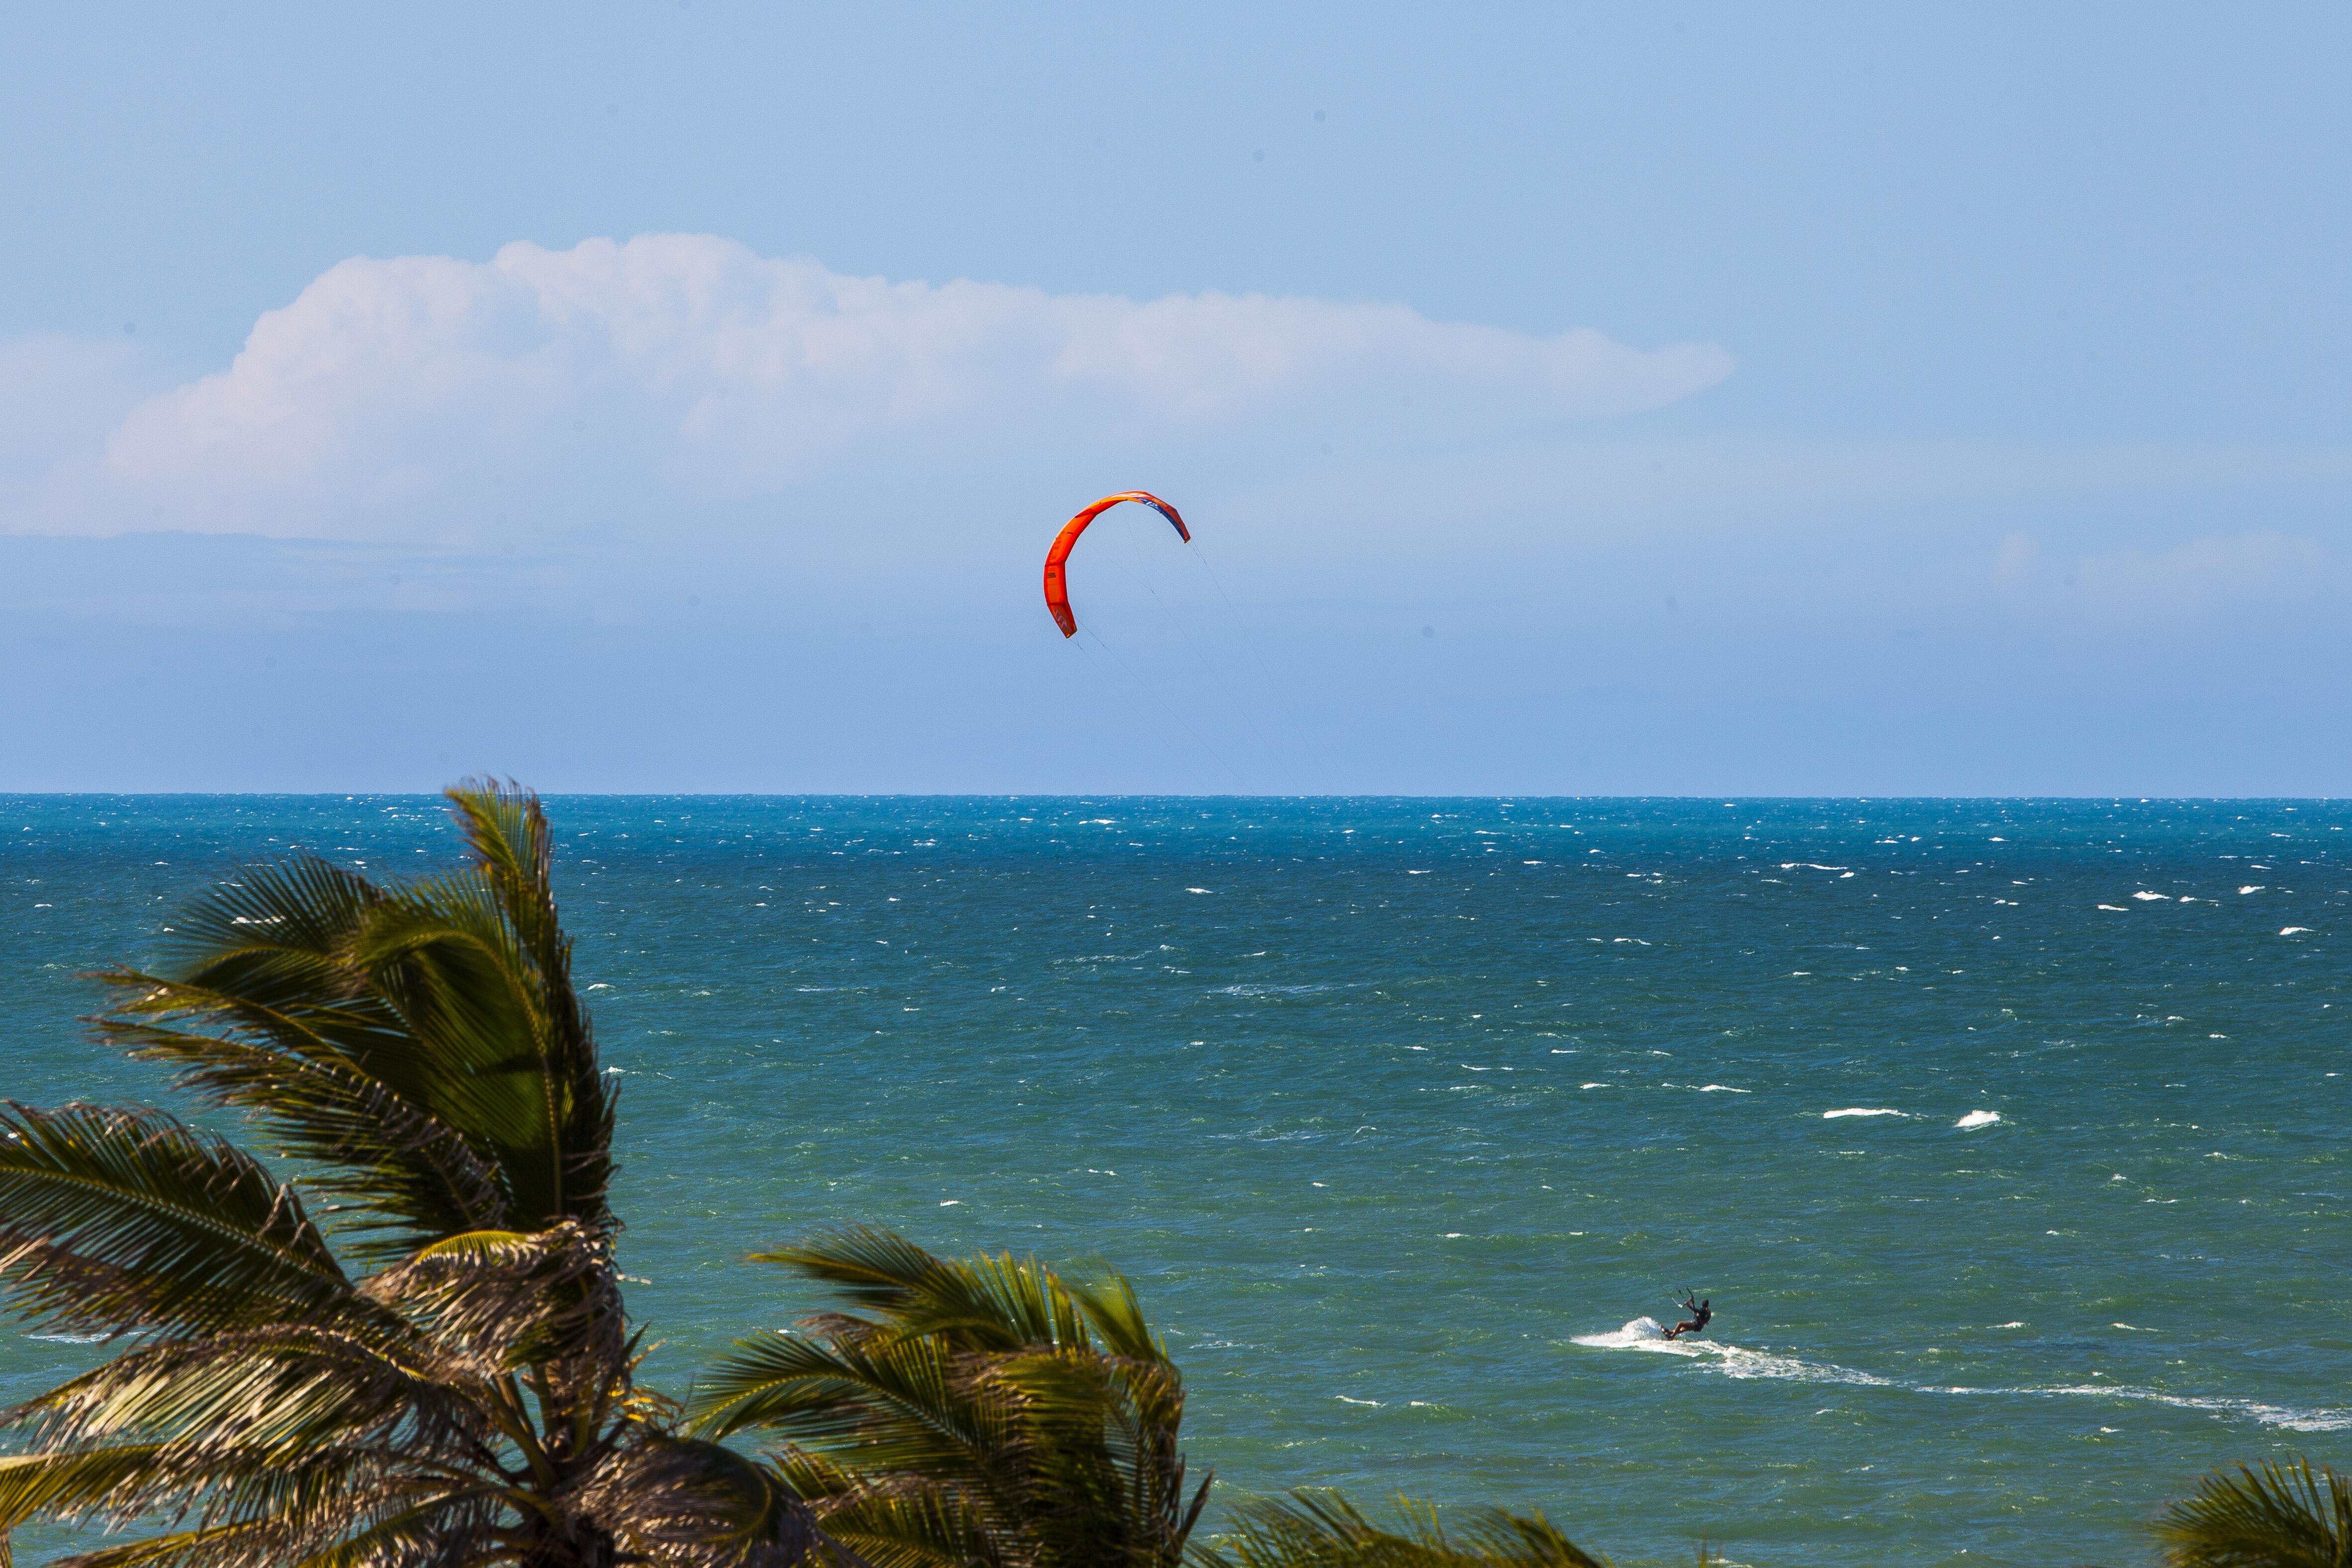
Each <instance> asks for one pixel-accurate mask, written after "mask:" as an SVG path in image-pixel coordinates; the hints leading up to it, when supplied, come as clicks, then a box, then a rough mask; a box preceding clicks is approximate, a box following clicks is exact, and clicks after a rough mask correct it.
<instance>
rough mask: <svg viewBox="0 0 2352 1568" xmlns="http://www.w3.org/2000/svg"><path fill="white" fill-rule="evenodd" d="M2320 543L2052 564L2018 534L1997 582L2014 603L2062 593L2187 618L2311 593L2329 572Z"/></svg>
mask: <svg viewBox="0 0 2352 1568" xmlns="http://www.w3.org/2000/svg"><path fill="white" fill-rule="evenodd" d="M2328 565H2329V561H2328V557H2327V551H2326V549H2325V548H2324V547H2323V546H2322V545H2321V544H2320V542H2319V541H2318V540H2316V539H2311V538H2294V537H2292V536H2290V535H2286V534H2282V533H2279V532H2277V531H2276V530H2274V529H2267V528H2266V529H2262V530H2259V531H2256V532H2252V533H2243V534H2212V535H2208V536H2206V537H2204V538H2196V539H2191V540H2189V542H2188V543H2186V544H2183V545H2179V546H2177V547H2176V548H2174V549H2168V550H2146V549H2120V550H2107V551H2102V552H2098V553H2095V554H2085V555H2080V556H2076V557H2074V558H2073V559H2068V560H2062V561H2053V560H2050V559H2046V558H2045V557H2044V556H2043V555H2042V551H2041V549H2039V547H2037V546H2036V545H2035V543H2034V541H2033V540H2032V538H2031V537H2029V536H2028V535H2026V534H2023V533H2012V534H2011V535H2010V536H2009V537H2008V538H2004V539H2003V540H2002V541H2001V543H2000V549H1998V550H1997V551H1995V552H1994V556H1993V578H1994V580H1995V581H1996V582H1997V583H1998V584H1999V585H2000V588H2001V590H2002V591H2004V592H2005V593H2007V594H2009V595H2010V596H2011V598H2012V599H2016V598H2021V597H2023V596H2026V595H2042V596H2046V595H2052V594H2061V595H2063V596H2064V599H2065V601H2069V602H2073V603H2076V604H2080V605H2083V606H2085V607H2090V608H2096V609H2100V610H2109V611H2122V612H2159V611H2162V612H2180V611H2189V610H2196V609H2200V608H2204V607H2207V606H2211V605H2218V604H2222V603H2230V602H2240V603H2242V602H2246V601H2259V600H2264V599H2268V598H2272V597H2273V596H2276V595H2278V594H2280V593H2282V592H2285V591H2289V590H2291V589H2294V588H2297V587H2307V586H2309V585H2310V584H2312V583H2313V582H2315V581H2316V580H2318V579H2319V578H2320V577H2321V576H2322V574H2323V573H2325V572H2326V570H2327V568H2328Z"/></svg>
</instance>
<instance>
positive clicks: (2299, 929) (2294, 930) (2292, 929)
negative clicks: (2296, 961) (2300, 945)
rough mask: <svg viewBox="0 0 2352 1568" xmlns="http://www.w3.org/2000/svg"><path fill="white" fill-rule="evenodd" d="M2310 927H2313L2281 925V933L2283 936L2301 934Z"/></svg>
mask: <svg viewBox="0 0 2352 1568" xmlns="http://www.w3.org/2000/svg"><path fill="white" fill-rule="evenodd" d="M2310 929H2311V927H2310V926H2308V925H2282V926H2280V927H2279V935H2280V936H2302V935H2303V934H2304V933H2305V932H2306V931H2308V930H2310Z"/></svg>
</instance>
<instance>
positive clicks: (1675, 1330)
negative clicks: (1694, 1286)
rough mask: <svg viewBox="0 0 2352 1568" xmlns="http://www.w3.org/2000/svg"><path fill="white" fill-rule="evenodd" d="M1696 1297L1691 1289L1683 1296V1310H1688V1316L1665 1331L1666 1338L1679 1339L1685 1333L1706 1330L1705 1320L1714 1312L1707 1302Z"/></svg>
mask: <svg viewBox="0 0 2352 1568" xmlns="http://www.w3.org/2000/svg"><path fill="white" fill-rule="evenodd" d="M1696 1297H1697V1292H1696V1291H1691V1292H1689V1293H1688V1294H1686V1295H1685V1297H1684V1298H1683V1311H1685V1312H1688V1313H1689V1314H1690V1316H1689V1317H1687V1318H1685V1319H1684V1320H1683V1321H1682V1322H1678V1323H1676V1324H1675V1326H1674V1327H1672V1328H1670V1329H1668V1330H1667V1331H1666V1337H1667V1338H1668V1339H1680V1338H1681V1337H1682V1336H1683V1335H1685V1334H1686V1333H1706V1321H1707V1319H1709V1318H1711V1317H1713V1316H1715V1312H1714V1309H1713V1308H1712V1307H1710V1306H1709V1305H1708V1304H1707V1302H1706V1301H1699V1300H1697V1299H1696Z"/></svg>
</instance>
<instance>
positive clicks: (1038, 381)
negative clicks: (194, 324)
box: [7, 235, 1730, 541]
mask: <svg viewBox="0 0 2352 1568" xmlns="http://www.w3.org/2000/svg"><path fill="white" fill-rule="evenodd" d="M1729 370H1730V361H1729V359H1728V357H1727V355H1725V354H1724V353H1723V352H1722V350H1718V349H1716V348H1714V347H1712V346H1709V345H1704V344H1686V345H1679V346H1674V347H1668V348H1664V349H1660V350H1650V351H1644V350H1636V349H1631V348H1627V347H1625V346H1623V345H1622V344H1619V343H1616V342H1613V341H1612V340H1609V339H1607V338H1605V337H1603V336H1601V334H1599V333H1597V332H1593V331H1589V330H1575V331H1570V332H1566V333H1563V334H1561V335H1559V336H1557V337H1535V336H1528V335H1525V334H1519V333H1513V332H1507V331H1502V330H1498V329H1493V328H1486V327H1476V326H1465V325H1458V324H1448V323H1442V322H1433V321H1430V320H1427V319H1423V318H1422V317H1421V316H1419V315H1416V314H1415V313H1413V312H1412V311H1411V310H1409V309H1407V308H1403V307H1402V306H1394V305H1348V304H1334V303H1329V302H1326V301H1321V300H1314V299H1295V298H1294V299H1276V298H1263V297H1258V296H1248V297H1242V298H1235V297H1231V296H1225V295H1215V294H1209V295H1197V296H1177V297H1171V298H1164V299H1158V300H1152V301H1149V302H1145V303H1138V302H1135V301H1132V300H1129V299H1123V298H1113V297H1109V296H1100V295H1051V294H1047V293H1045V292H1042V291H1040V290H1037V289H1034V288H1022V287H1006V286H1003V285H996V284H982V283H971V282H955V283H949V284H945V285H940V286H933V285H929V284H924V283H892V282H888V281H887V280H884V279H880V278H864V277H845V276H844V275H841V274H838V273H834V272H830V271H828V270H826V269H825V268H824V267H822V266H819V265H818V264H816V263H814V262H811V261H796V260H775V259H771V258H767V257H762V256H755V255H753V254H752V253H751V252H750V251H749V250H746V249H745V248H744V247H742V246H739V245H735V244H732V243H730V242H728V241H726V240H722V239H718V238H714V237H711V236H708V235H652V236H644V237H640V238H637V239H633V240H630V241H628V242H627V243H625V244H615V243H614V242H611V241H607V240H591V241H588V242H586V243H584V244H582V245H580V246H575V247H573V248H572V249H571V250H566V251H550V250H545V249H542V248H541V247H539V246H532V245H522V244H517V245H511V246H507V247H506V248H505V249H503V250H501V251H500V252H499V254H498V256H496V257H495V258H494V259H492V260H491V261H489V262H487V263H472V262H465V261H457V260H453V259H449V258H446V257H416V256H411V257H401V258H397V259H393V260H383V261H378V260H367V259H357V260H352V261H346V262H344V263H342V264H341V265H339V266H337V267H333V268H331V269H330V270H329V271H328V272H326V273H325V274H324V275H322V276H321V277H319V278H318V279H317V280H316V281H314V282H313V283H312V284H311V285H310V287H307V288H306V289H304V290H303V292H302V293H301V295H300V296H299V298H296V299H295V300H294V301H293V302H292V303H291V304H289V305H288V306H286V307H285V308H282V309H278V310H273V311H271V312H269V313H268V314H267V315H265V316H264V317H262V318H261V319H260V320H259V322H258V323H257V325H256V326H255V328H254V329H253V332H252V335H251V336H250V338H249V339H248V340H247V343H246V345H245V348H244V350H243V351H242V352H240V353H239V354H238V355H237V356H236V361H234V362H233V363H232V364H231V365H230V366H229V367H228V368H227V369H226V370H225V371H220V372H218V373H216V374H213V375H208V376H205V377H203V378H202V379H200V380H197V381H194V382H189V383H187V384H185V385H183V386H180V387H178V388H176V389H174V390H172V391H170V392H165V393H163V395H161V396H157V397H154V398H152V399H151V400H149V401H147V402H143V403H142V404H140V405H139V406H138V407H136V408H134V409H132V410H131V412H130V413H128V415H127V416H125V417H122V418H121V420H120V422H119V423H115V424H113V425H112V427H111V430H110V434H108V435H107V437H106V439H105V442H104V445H103V455H102V456H99V455H91V456H87V457H74V456H71V455H66V456H64V457H62V458H61V461H60V465H59V469H60V471H59V472H55V473H50V474H47V475H45V476H41V481H40V483H38V484H28V483H25V482H24V476H19V483H18V484H17V485H16V486H12V488H15V489H16V492H17V493H16V495H15V496H14V497H8V499H9V500H10V501H11V502H12V503H13V504H12V505H10V506H9V507H8V508H7V510H8V512H9V513H10V514H13V515H14V517H16V523H15V525H14V526H15V527H16V528H19V529H21V530H30V531H42V532H76V533H103V532H111V531H116V530H119V529H121V528H132V527H153V526H155V521H154V519H156V518H157V517H160V518H161V519H162V521H163V523H164V524H165V526H170V527H176V528H198V529H208V530H224V531H239V532H243V531H252V532H260V533H271V534H280V535H299V536H309V537H341V538H406V539H414V540H418V541H426V540H433V539H443V540H453V541H454V540H463V539H476V540H478V539H482V538H488V537H493V536H495V535H496V534H497V533H498V532H499V531H500V528H501V527H502V526H505V525H506V522H507V519H508V517H509V516H513V517H520V516H521V515H522V514H524V513H526V512H529V511H530V510H531V509H532V508H534V507H537V508H565V507H571V508H575V509H576V508H579V507H590V506H605V505H609V504H612V499H613V497H623V498H624V499H625V504H626V507H627V509H630V510H633V511H638V512H644V511H648V510H650V511H652V512H655V513H660V512H662V511H664V510H665V509H673V510H674V509H676V508H677V507H680V506H684V507H692V506H694V505H697V504H701V503H709V502H714V501H726V500H730V499H734V500H740V499H741V498H743V497H760V496H770V495H775V494H778V493H780V492H782V491H784V490H786V489H788V488H789V487H791V486H793V484H794V483H795V482H796V481H798V480H802V479H804V478H807V477H809V476H813V475H815V474H818V473H821V472H823V471H824V470H826V469H827V468H829V467H835V466H838V465H841V464H843V463H844V462H872V461H877V460H879V461H883V462H887V463H889V464H892V465H899V464H905V463H922V464H930V463H935V462H940V461H945V462H950V463H952V462H955V461H958V460H960V459H968V458H971V457H976V456H977V457H985V456H988V455H992V454H995V453H1000V452H1003V451H1006V450H1012V449H1016V448H1027V447H1035V448H1037V449H1040V450H1081V451H1084V450H1093V449H1098V448H1100V447H1102V446H1104V445H1105V444H1109V445H1112V446H1116V447H1120V448H1124V449H1128V450H1140V451H1146V452H1160V451H1164V450H1167V449H1170V448H1171V447H1173V446H1176V445H1184V446H1188V447H1191V448H1193V449H1197V448H1198V447H1199V446H1200V445H1201V444H1202V443H1207V444H1213V445H1235V446H1247V445H1249V444H1253V443H1256V444H1264V443H1265V442H1267V441H1268V440H1270V439H1273V438H1274V436H1275V435H1276V434H1280V433H1287V434H1289V435H1290V436H1291V437H1292V438H1294V439H1295V438H1296V436H1297V434H1298V433H1299V432H1300V431H1302V430H1314V429H1318V428H1321V429H1326V430H1328V429H1333V428H1341V429H1346V430H1349V431H1351V432H1360V431H1361V430H1363V429H1365V428H1367V427H1368V426H1369V427H1370V428H1376V429H1381V430H1388V431H1392V432H1394V434H1395V435H1396V438H1397V439H1399V440H1401V441H1402V442H1404V443H1405V444H1411V441H1412V437H1413V435H1414V434H1416V433H1422V434H1443V433H1444V432H1445V431H1449V430H1455V429H1460V428H1465V427H1468V426H1472V425H1475V426H1479V427H1492V426H1496V425H1500V426H1503V427H1507V428H1519V429H1526V428H1529V427H1534V428H1538V429H1540V428H1542V427H1544V426H1546V425H1548V424H1551V423H1557V422H1559V421H1563V420H1570V419H1580V418H1588V417H1593V416H1599V415H1607V414H1615V413H1631V412H1634V411H1638V410H1643V409H1649V408H1654V407H1657V406H1659V405H1661V404H1664V403H1666V402H1672V401H1674V400H1675V399H1676V398H1680V397H1683V396H1685V395H1687V394H1689V393H1691V392H1696V391H1698V390H1700V389H1702V388H1705V387H1706V386H1709V385H1712V384H1713V383H1715V382H1718V381H1720V380H1722V379H1723V378H1724V376H1726V375H1727V374H1728V373H1729ZM70 445H71V444H70V443H61V444H60V445H59V450H60V452H61V453H62V452H65V451H66V449H67V448H68V447H69V446H70ZM67 469H70V472H65V470H67ZM159 508H160V510H159Z"/></svg>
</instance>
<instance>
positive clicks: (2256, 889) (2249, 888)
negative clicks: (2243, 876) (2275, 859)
mask: <svg viewBox="0 0 2352 1568" xmlns="http://www.w3.org/2000/svg"><path fill="white" fill-rule="evenodd" d="M2267 885H2268V884H2267V883H2259V882H2254V883H2247V884H2246V885H2245V886H2243V887H2242V888H2240V889H2238V891H2239V892H2240V893H2242V894H2244V893H2260V892H2262V890H2263V888H2264V887H2265V886H2267Z"/></svg>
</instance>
